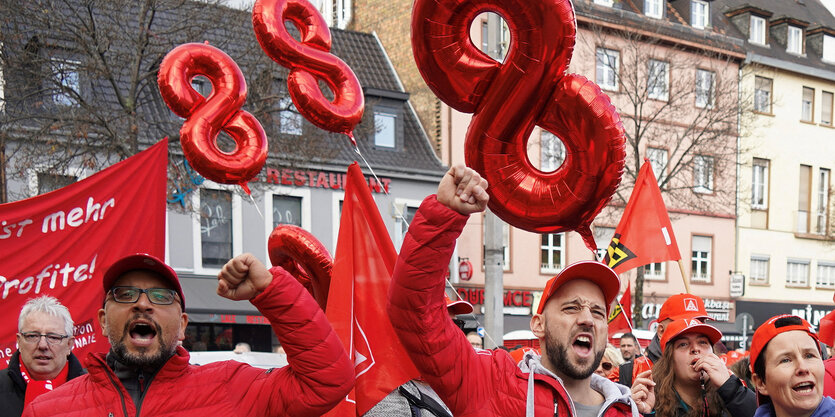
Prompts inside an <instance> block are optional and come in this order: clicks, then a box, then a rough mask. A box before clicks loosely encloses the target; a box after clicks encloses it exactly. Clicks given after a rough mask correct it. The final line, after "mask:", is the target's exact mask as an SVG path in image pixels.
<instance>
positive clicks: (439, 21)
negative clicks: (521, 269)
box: [412, 0, 626, 250]
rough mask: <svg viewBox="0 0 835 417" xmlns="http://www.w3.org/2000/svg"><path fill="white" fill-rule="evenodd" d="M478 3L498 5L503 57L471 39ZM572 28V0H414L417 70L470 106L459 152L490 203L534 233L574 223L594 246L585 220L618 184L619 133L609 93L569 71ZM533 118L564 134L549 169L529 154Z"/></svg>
mask: <svg viewBox="0 0 835 417" xmlns="http://www.w3.org/2000/svg"><path fill="white" fill-rule="evenodd" d="M483 12H494V13H497V14H499V15H500V16H502V17H503V18H504V19H505V21H506V22H507V25H508V27H509V29H510V33H511V45H510V49H509V52H508V55H507V57H506V59H505V60H504V62H503V63H499V62H496V61H495V60H493V59H492V58H490V57H489V56H487V55H486V54H485V53H483V52H481V51H480V50H479V49H478V48H476V47H475V45H473V43H472V41H471V39H470V26H471V23H472V21H473V19H475V17H476V16H477V15H479V14H481V13H483ZM575 34H576V27H575V20H574V8H573V6H572V4H571V2H570V0H536V1H532V0H489V1H488V0H415V3H414V10H413V13H412V48H413V51H414V55H415V61H416V62H417V65H418V68H419V69H420V73H421V75H422V76H423V79H424V80H425V81H426V83H427V84H428V85H429V87H430V88H431V89H432V91H433V92H434V93H435V94H436V95H437V96H438V97H439V98H440V99H441V100H443V101H444V102H445V103H447V104H448V105H449V106H450V107H452V108H454V109H456V110H458V111H461V112H465V113H473V119H472V122H471V123H470V126H469V129H468V131H467V137H466V142H465V145H464V147H465V149H464V157H465V160H466V162H467V165H468V166H470V167H472V168H473V169H475V170H476V171H478V172H479V173H480V174H481V175H482V176H483V177H484V178H485V179H487V181H488V182H489V184H490V186H489V188H488V192H489V194H490V203H489V206H490V209H491V210H492V211H493V212H494V213H496V214H497V215H498V216H499V217H501V218H502V219H503V220H504V221H506V222H508V223H509V224H511V225H513V226H516V227H518V228H520V229H525V230H528V231H531V232H536V233H558V232H562V231H567V230H577V231H578V232H579V233H580V234H581V235H582V236H583V240H584V241H585V242H586V245H587V246H589V248H590V249H592V250H594V249H595V248H596V245H595V243H594V238H593V236H592V234H591V229H590V225H591V222H592V221H593V220H594V217H595V216H596V215H597V214H598V213H599V212H600V210H602V208H603V206H605V205H606V203H607V202H608V201H609V200H610V199H611V196H612V194H613V193H614V192H615V190H616V189H617V186H618V184H620V178H621V174H622V173H623V166H624V159H625V158H626V153H625V136H624V132H623V126H622V124H621V122H620V117H619V116H618V114H617V111H616V109H615V108H614V106H612V104H611V101H610V100H609V97H608V96H606V95H605V94H603V93H602V92H601V91H600V88H598V87H597V86H596V85H595V84H594V83H592V82H590V81H588V80H586V79H585V78H584V77H581V76H578V75H566V74H565V71H566V69H567V67H568V64H569V61H570V60H571V54H572V52H573V50H574V37H575ZM535 125H539V126H540V127H542V128H544V129H546V130H548V131H551V132H552V133H554V134H556V135H557V136H558V137H559V138H560V139H562V141H563V142H564V143H565V146H566V150H567V153H566V159H565V162H564V163H563V164H562V166H560V168H558V169H557V170H556V171H554V172H549V173H545V172H542V171H540V170H538V169H537V168H535V167H534V166H533V165H532V164H531V162H530V160H528V157H527V141H528V137H529V136H530V134H531V132H532V131H533V128H534V126H535Z"/></svg>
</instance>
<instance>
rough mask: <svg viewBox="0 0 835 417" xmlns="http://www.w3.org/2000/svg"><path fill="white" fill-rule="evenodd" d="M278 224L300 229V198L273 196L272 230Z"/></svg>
mask: <svg viewBox="0 0 835 417" xmlns="http://www.w3.org/2000/svg"><path fill="white" fill-rule="evenodd" d="M280 224H292V225H293V226H299V227H302V198H301V197H296V196H292V195H280V194H273V228H275V227H276V226H278V225H280Z"/></svg>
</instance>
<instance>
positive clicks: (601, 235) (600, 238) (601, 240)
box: [592, 226, 615, 260]
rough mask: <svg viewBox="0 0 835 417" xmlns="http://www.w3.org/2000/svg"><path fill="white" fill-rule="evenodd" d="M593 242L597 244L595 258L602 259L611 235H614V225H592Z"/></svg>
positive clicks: (610, 241) (610, 240)
mask: <svg viewBox="0 0 835 417" xmlns="http://www.w3.org/2000/svg"><path fill="white" fill-rule="evenodd" d="M592 233H593V234H594V243H595V246H597V259H599V260H602V259H603V257H604V256H606V252H607V249H609V244H611V243H612V237H614V235H615V228H614V227H602V226H594V231H593V232H592Z"/></svg>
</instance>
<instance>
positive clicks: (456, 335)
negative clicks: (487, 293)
mask: <svg viewBox="0 0 835 417" xmlns="http://www.w3.org/2000/svg"><path fill="white" fill-rule="evenodd" d="M466 222H467V216H463V215H461V214H459V213H457V212H455V211H453V210H450V209H449V208H447V207H445V206H443V205H442V204H440V203H438V201H437V199H436V197H435V196H434V195H432V196H429V197H427V198H426V199H425V200H424V201H423V203H422V204H421V206H420V208H419V209H418V211H417V213H416V214H415V217H414V220H413V221H412V224H411V225H410V226H409V232H408V234H407V236H406V238H405V240H404V242H403V246H402V247H401V249H400V256H399V257H398V258H397V264H396V266H395V268H394V276H393V277H392V282H391V287H390V289H389V304H388V313H389V316H390V318H391V323H392V325H394V328H395V330H396V332H397V335H398V336H399V337H400V340H401V342H403V345H404V347H405V348H406V351H407V352H408V353H409V356H410V357H411V359H412V361H413V362H414V364H415V366H417V368H418V369H419V370H420V372H421V376H422V378H423V379H424V380H425V381H427V382H428V383H429V385H431V386H432V388H433V389H434V390H435V391H436V392H437V393H438V394H439V395H440V397H441V399H443V400H444V402H445V403H446V405H447V406H448V407H449V409H450V410H451V411H452V414H453V415H454V416H455V417H476V416H477V417H490V416H513V417H523V416H525V415H526V401H527V399H528V396H529V395H528V393H529V386H528V383H529V377H530V374H529V373H526V372H523V371H522V370H521V369H520V368H519V367H518V366H517V365H516V362H514V361H513V359H511V357H510V355H509V354H508V353H507V352H505V351H503V350H495V351H486V350H479V351H476V350H474V349H473V348H472V346H471V345H470V343H469V342H468V341H467V338H466V337H465V336H464V334H463V333H462V332H461V330H460V329H458V327H456V326H455V324H453V322H452V320H450V318H449V316H448V315H447V311H446V308H445V301H444V273H445V272H446V270H447V264H448V261H449V259H450V257H451V256H452V251H453V249H454V246H455V239H456V238H457V237H458V235H459V234H460V233H461V230H462V229H463V228H464V225H465V224H466ZM607 382H608V381H607ZM532 389H533V407H534V410H533V411H534V415H535V416H537V417H545V416H548V417H551V416H571V415H572V412H571V408H570V406H569V405H568V404H569V402H570V401H571V399H570V397H569V395H568V393H567V392H566V391H565V388H564V387H563V386H562V383H561V382H560V381H559V380H558V379H556V378H554V377H552V376H549V375H544V374H539V373H534V375H533V387H532ZM601 415H604V416H607V417H608V416H624V415H632V411H631V408H630V406H629V404H624V403H621V402H617V403H614V404H610V405H608V406H607V407H606V408H605V410H603V412H602V413H601Z"/></svg>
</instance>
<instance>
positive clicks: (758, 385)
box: [751, 373, 768, 395]
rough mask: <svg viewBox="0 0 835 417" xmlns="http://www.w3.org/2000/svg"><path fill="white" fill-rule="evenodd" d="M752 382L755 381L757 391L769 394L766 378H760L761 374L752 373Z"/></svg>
mask: <svg viewBox="0 0 835 417" xmlns="http://www.w3.org/2000/svg"><path fill="white" fill-rule="evenodd" d="M751 382H753V383H754V387H756V388H757V393H759V394H762V395H768V389H767V388H766V387H765V380H764V379H762V378H760V376H759V375H757V374H756V373H754V374H751Z"/></svg>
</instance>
